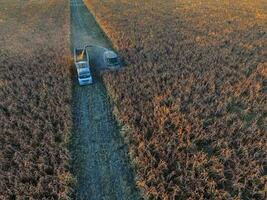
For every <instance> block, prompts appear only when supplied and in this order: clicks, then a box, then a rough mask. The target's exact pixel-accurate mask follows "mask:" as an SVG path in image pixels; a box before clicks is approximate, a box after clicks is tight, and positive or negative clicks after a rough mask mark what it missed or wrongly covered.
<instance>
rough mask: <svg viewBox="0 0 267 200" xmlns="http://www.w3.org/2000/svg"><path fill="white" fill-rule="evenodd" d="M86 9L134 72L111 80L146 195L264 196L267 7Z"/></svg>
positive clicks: (137, 4)
mask: <svg viewBox="0 0 267 200" xmlns="http://www.w3.org/2000/svg"><path fill="white" fill-rule="evenodd" d="M86 2H87V6H88V7H89V8H90V10H91V11H92V12H93V13H94V15H95V16H96V18H97V20H98V21H99V22H100V23H101V25H102V27H103V28H104V30H105V31H106V33H107V35H108V36H109V37H110V38H111V39H112V41H113V43H114V44H115V46H116V47H117V48H118V50H119V51H120V52H121V53H122V55H123V57H124V59H125V62H126V64H127V65H128V66H127V68H126V69H124V70H123V71H121V72H114V73H112V74H105V75H104V80H105V83H106V86H107V88H108V90H109V93H110V95H111V96H112V97H113V99H114V101H115V103H116V105H117V109H118V114H119V118H120V120H121V122H122V123H123V124H124V125H125V126H127V127H129V130H128V132H127V137H128V139H129V141H130V149H131V155H132V158H133V159H134V162H135V163H136V165H137V174H138V181H137V183H138V185H139V187H140V188H141V190H142V191H143V192H144V195H145V196H146V197H148V198H150V199H265V198H266V193H267V191H266V186H267V185H266V182H267V179H266V173H267V172H266V170H267V159H266V158H267V149H266V143H267V135H266V116H267V111H266V78H267V77H266V76H267V71H266V69H267V66H266V28H267V27H266V23H265V22H266V20H267V13H266V10H267V8H266V4H264V1H262V0H257V1H245V2H244V1H235V2H233V3H231V4H230V3H229V1H212V0H201V1H197V2H196V1H193V0H186V1H180V0H168V1H161V0H153V1H152V0H148V1H143V0H135V1H131V0H130V1H129V0H111V1H101V2H100V1H97V0H91V1H89V0H87V1H86ZM130 130H131V131H130Z"/></svg>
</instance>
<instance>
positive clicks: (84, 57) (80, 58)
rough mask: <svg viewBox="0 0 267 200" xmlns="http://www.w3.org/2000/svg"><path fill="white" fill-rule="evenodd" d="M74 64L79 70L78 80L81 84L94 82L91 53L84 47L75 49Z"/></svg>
mask: <svg viewBox="0 0 267 200" xmlns="http://www.w3.org/2000/svg"><path fill="white" fill-rule="evenodd" d="M74 64H75V67H76V71H77V76H78V81H79V84H80V85H88V84H92V83H93V78H92V73H91V69H90V68H91V67H90V64H89V55H88V53H87V51H86V49H84V48H76V49H74Z"/></svg>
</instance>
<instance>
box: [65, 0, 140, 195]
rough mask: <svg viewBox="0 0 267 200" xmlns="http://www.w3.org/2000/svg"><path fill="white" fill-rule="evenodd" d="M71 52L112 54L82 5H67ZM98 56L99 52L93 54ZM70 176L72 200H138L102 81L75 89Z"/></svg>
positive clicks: (79, 2) (97, 79) (77, 0)
mask: <svg viewBox="0 0 267 200" xmlns="http://www.w3.org/2000/svg"><path fill="white" fill-rule="evenodd" d="M70 7H71V40H72V44H71V45H72V48H76V47H83V46H84V45H86V44H91V45H98V46H103V47H105V48H112V44H111V42H110V41H109V40H108V38H107V37H106V36H105V34H104V33H103V32H102V30H101V28H100V27H99V25H98V24H97V22H96V21H95V19H94V17H93V15H92V14H91V13H90V12H89V11H88V9H87V8H86V6H85V5H84V4H83V1H82V0H71V5H70ZM97 52H98V53H99V51H97ZM73 123H74V125H73V126H74V129H73V138H72V141H71V147H70V150H71V154H72V171H73V173H74V175H75V176H76V178H77V187H76V189H75V199H93V200H98V199H103V200H105V199H139V196H138V192H137V190H136V187H135V181H134V173H133V170H132V168H131V166H130V164H129V159H128V155H127V145H125V143H124V141H123V138H122V136H121V135H120V131H119V128H118V126H117V123H116V120H115V118H114V116H113V114H112V105H111V103H110V102H109V99H108V96H107V94H106V89H105V87H104V85H103V83H102V80H101V78H100V76H97V74H96V72H94V84H92V85H88V86H79V84H78V81H77V77H76V76H75V77H74V84H73Z"/></svg>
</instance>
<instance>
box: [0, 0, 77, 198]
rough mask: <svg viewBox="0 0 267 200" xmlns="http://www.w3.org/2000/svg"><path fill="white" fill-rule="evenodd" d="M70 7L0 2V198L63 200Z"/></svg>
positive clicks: (56, 1)
mask: <svg viewBox="0 0 267 200" xmlns="http://www.w3.org/2000/svg"><path fill="white" fill-rule="evenodd" d="M69 55H70V52H69V2H68V1H66V0H49V1H47V0H39V1H35V0H28V1H22V0H8V1H7V0H0V70H1V71H0V99H1V101H0V124H1V131H0V132H1V133H0V199H1V200H5V199H10V200H12V199H68V197H69V193H70V192H71V189H70V184H71V183H72V180H73V178H72V176H71V174H70V173H69V169H68V168H69V153H68V151H67V148H66V144H67V142H68V138H69V135H70V132H71V125H72V124H71V108H70V101H71V87H72V84H71V71H70V65H71V62H70V59H69Z"/></svg>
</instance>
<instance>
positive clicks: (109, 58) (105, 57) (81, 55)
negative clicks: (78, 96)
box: [74, 45, 121, 85]
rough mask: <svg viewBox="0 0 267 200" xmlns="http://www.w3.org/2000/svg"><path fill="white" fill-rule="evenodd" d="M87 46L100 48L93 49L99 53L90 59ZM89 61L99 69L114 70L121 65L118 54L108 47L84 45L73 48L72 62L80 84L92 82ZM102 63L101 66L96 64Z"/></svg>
mask: <svg viewBox="0 0 267 200" xmlns="http://www.w3.org/2000/svg"><path fill="white" fill-rule="evenodd" d="M88 48H93V49H94V48H95V49H100V51H99V50H98V51H95V52H97V53H94V54H101V55H97V56H96V55H94V59H90V56H89V52H88ZM90 61H93V64H94V67H96V68H99V69H101V68H102V69H109V70H116V69H119V68H120V67H121V62H120V59H119V56H118V55H117V54H116V53H115V52H114V51H111V50H109V49H106V48H104V47H100V46H95V45H86V46H85V47H84V48H76V49H74V64H75V67H76V71H77V77H78V81H79V84H80V85H88V84H92V83H93V78H92V73H91V65H90V64H92V63H90ZM97 65H102V66H97Z"/></svg>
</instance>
